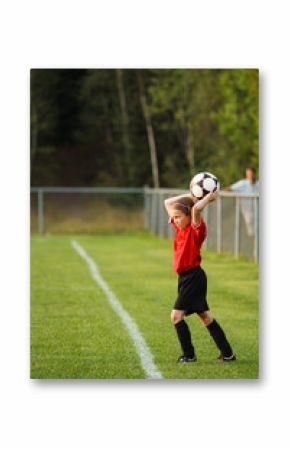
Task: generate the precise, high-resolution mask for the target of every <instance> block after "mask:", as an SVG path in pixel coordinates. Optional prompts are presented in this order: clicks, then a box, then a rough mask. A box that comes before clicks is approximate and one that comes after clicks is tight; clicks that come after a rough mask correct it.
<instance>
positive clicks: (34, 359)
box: [31, 233, 259, 379]
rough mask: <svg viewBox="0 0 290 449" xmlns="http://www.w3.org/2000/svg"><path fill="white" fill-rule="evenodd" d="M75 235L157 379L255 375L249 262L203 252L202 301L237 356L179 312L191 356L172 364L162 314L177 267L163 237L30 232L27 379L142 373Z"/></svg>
mask: <svg viewBox="0 0 290 449" xmlns="http://www.w3.org/2000/svg"><path fill="white" fill-rule="evenodd" d="M73 238H74V239H75V240H76V241H77V242H78V243H79V244H80V245H81V246H82V247H83V248H84V249H85V250H86V252H87V253H88V254H89V255H90V256H91V257H92V258H93V259H94V261H95V262H96V263H97V265H98V267H99V269H100V272H101V275H102V276H103V278H104V279H105V281H106V282H107V283H108V284H109V286H110V287H111V289H112V291H113V292H114V293H115V294H116V296H117V297H118V299H119V300H120V302H121V303H122V305H123V307H124V308H125V309H126V310H127V312H128V313H129V314H130V315H131V317H132V318H133V319H134V321H135V322H136V324H137V325H138V327H139V329H140V331H141V332H142V334H143V336H144V338H145V340H146V342H147V344H148V346H149V347H150V350H151V352H152V354H153V356H154V360H155V363H156V365H157V367H158V369H159V370H160V371H161V372H162V375H163V377H164V378H166V379H215V378H221V379H243V378H257V377H258V352H259V351H258V266H257V264H255V263H254V262H250V261H245V260H239V261H237V260H235V259H234V258H233V257H231V256H226V255H217V254H214V253H211V252H207V251H203V264H202V265H203V267H204V269H205V270H206V272H207V276H208V302H209V305H210V308H211V310H212V312H213V314H214V316H215V318H216V319H217V321H219V323H220V324H221V325H222V327H223V328H224V330H225V332H226V334H227V336H228V339H229V341H230V342H231V344H232V346H233V348H234V351H235V353H236V354H237V358H238V360H237V361H236V362H235V363H231V364H226V363H219V362H217V361H216V358H217V356H218V350H217V348H216V347H215V345H214V343H213V341H212V340H211V338H210V337H209V334H208V332H207V330H206V329H205V328H204V327H203V325H202V324H201V322H200V321H199V319H198V318H197V317H196V316H195V315H194V316H190V317H188V318H187V322H188V324H189V326H190V329H191V333H192V339H193V342H194V345H195V348H196V353H197V357H198V361H197V363H194V364H188V365H178V364H177V363H176V359H177V357H178V356H179V355H180V353H181V351H180V348H179V344H178V341H177V337H176V334H175V329H174V327H173V325H172V324H171V321H170V312H171V308H172V305H173V303H174V301H175V298H176V291H177V276H176V274H175V273H174V272H173V269H172V241H171V240H165V239H159V238H157V237H155V236H152V235H149V234H145V233H140V234H131V235H130V234H124V235H106V236H74V237H69V236H66V237H63V236H53V237H52V236H46V237H37V236H32V238H31V378H37V379H40V378H43V379H56V378H58V379H60V378H62V379H72V378H81V379H87V378H88V379H89V378H90V379H144V378H145V374H144V372H143V369H142V367H141V365H140V361H139V357H138V355H137V353H136V351H135V347H134V344H133V342H132V340H131V339H130V337H129V335H128V332H127V329H126V328H125V327H124V325H123V324H122V322H121V320H120V318H119V317H118V315H117V314H116V313H115V312H114V311H113V310H112V308H111V306H110V305H109V303H108V300H107V298H106V296H105V294H104V293H103V291H102V290H101V289H100V287H99V286H98V285H97V284H96V282H95V281H94V280H93V278H92V277H91V274H90V272H89V269H88V266H87V264H86V262H85V261H84V260H83V259H82V258H81V257H80V256H79V255H78V254H77V253H76V252H75V250H74V249H73V248H72V246H71V240H72V239H73Z"/></svg>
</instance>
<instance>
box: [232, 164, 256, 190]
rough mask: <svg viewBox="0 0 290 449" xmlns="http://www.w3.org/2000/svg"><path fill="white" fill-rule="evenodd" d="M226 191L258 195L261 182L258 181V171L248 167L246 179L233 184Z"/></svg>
mask: <svg viewBox="0 0 290 449" xmlns="http://www.w3.org/2000/svg"><path fill="white" fill-rule="evenodd" d="M224 190H226V191H232V192H239V193H258V192H259V181H257V179H256V169H255V168H254V167H250V166H247V167H246V178H245V179H240V181H237V182H235V183H234V184H231V185H230V186H229V187H226V188H225V189H224Z"/></svg>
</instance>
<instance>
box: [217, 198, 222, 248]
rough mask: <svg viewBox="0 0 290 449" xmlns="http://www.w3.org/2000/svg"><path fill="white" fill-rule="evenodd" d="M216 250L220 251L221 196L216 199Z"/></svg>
mask: <svg viewBox="0 0 290 449" xmlns="http://www.w3.org/2000/svg"><path fill="white" fill-rule="evenodd" d="M216 207H217V252H218V253H221V251H222V203H221V197H218V199H217V204H216Z"/></svg>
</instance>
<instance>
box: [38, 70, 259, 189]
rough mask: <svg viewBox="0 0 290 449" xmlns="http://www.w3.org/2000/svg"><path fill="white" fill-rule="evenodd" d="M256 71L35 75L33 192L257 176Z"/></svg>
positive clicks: (176, 184)
mask: <svg viewBox="0 0 290 449" xmlns="http://www.w3.org/2000/svg"><path fill="white" fill-rule="evenodd" d="M258 89H259V74H258V70H256V69H33V70H31V102H30V113H31V133H30V136H31V184H32V185H33V186H36V185H47V186H51V185H54V186H143V185H145V184H147V185H149V186H156V187H157V186H160V187H176V188H185V187H187V186H188V184H189V179H190V178H191V177H192V176H193V175H194V174H196V173H197V172H199V171H210V172H212V173H214V174H215V175H216V176H218V177H219V179H220V181H221V183H222V185H228V184H230V183H231V182H233V181H235V180H237V179H240V178H241V177H243V176H244V168H245V166H246V165H248V164H250V165H252V166H254V167H255V168H256V170H257V171H258V168H259V167H258V160H259V140H258V139H259V136H258V130H259V105H258V103H259V90H258Z"/></svg>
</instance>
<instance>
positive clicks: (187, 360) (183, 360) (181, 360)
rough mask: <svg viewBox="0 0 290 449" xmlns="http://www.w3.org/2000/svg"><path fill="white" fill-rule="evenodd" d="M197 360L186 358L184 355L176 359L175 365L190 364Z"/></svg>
mask: <svg viewBox="0 0 290 449" xmlns="http://www.w3.org/2000/svg"><path fill="white" fill-rule="evenodd" d="M196 360H197V358H196V356H195V355H194V356H192V357H187V356H186V355H181V356H180V357H178V359H177V363H192V362H196Z"/></svg>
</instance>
